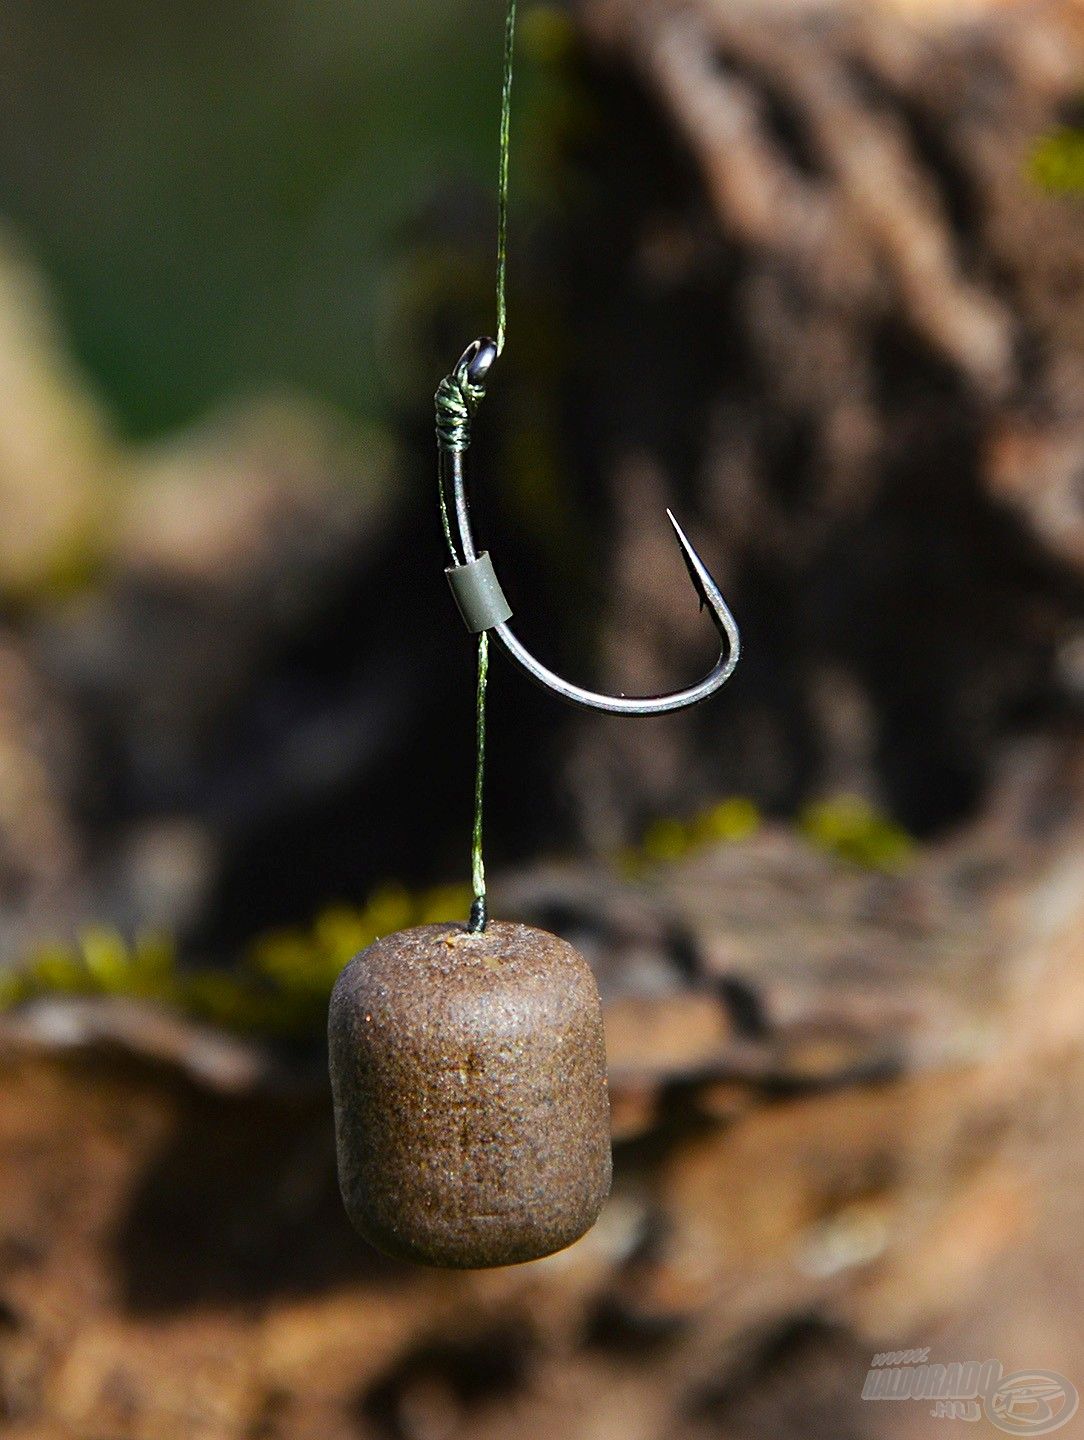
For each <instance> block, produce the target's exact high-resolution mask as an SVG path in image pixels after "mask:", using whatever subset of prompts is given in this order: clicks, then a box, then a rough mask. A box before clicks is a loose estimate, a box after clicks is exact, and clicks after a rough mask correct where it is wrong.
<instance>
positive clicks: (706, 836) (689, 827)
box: [621, 795, 761, 874]
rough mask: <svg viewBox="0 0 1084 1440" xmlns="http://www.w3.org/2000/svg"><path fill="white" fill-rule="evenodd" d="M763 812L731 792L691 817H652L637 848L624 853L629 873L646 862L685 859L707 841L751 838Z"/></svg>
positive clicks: (623, 862)
mask: <svg viewBox="0 0 1084 1440" xmlns="http://www.w3.org/2000/svg"><path fill="white" fill-rule="evenodd" d="M760 824H761V814H760V811H759V809H758V808H757V806H756V805H755V804H754V803H753V801H752V800H747V799H746V798H745V797H744V796H741V795H732V796H730V797H729V798H728V799H725V800H719V801H717V802H716V803H715V804H713V805H709V806H708V807H707V808H706V809H704V810H701V811H700V812H698V813H697V814H696V815H694V816H693V817H692V818H691V819H688V820H676V819H673V818H672V817H666V818H663V819H658V820H654V821H652V823H651V824H650V825H649V826H648V828H647V830H646V831H645V832H644V837H643V840H642V842H641V845H640V848H639V849H638V850H630V851H627V852H626V853H625V854H624V855H623V856H622V857H621V861H622V868H623V869H624V870H625V871H626V873H633V874H634V873H636V872H637V871H638V870H641V869H642V868H643V867H644V865H645V864H656V863H659V862H666V861H673V860H681V859H684V857H685V856H686V855H690V854H692V853H693V852H694V851H696V850H701V849H703V848H704V847H705V846H708V845H718V844H722V843H727V842H734V841H738V840H745V839H748V837H749V836H750V835H753V834H755V833H756V831H757V830H758V829H759V828H760Z"/></svg>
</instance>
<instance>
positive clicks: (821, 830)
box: [798, 795, 914, 871]
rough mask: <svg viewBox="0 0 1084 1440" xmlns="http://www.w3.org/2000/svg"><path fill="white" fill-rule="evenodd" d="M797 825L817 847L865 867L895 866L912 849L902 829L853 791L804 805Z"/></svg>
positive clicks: (909, 856) (888, 868)
mask: <svg viewBox="0 0 1084 1440" xmlns="http://www.w3.org/2000/svg"><path fill="white" fill-rule="evenodd" d="M798 828H799V830H800V831H801V833H802V834H803V835H804V836H805V837H806V839H807V840H808V841H809V842H810V843H811V844H813V845H815V846H816V847H817V848H818V849H819V850H827V851H829V852H830V853H831V854H833V855H838V856H839V857H840V858H841V859H843V860H848V861H850V862H851V863H852V864H854V865H861V866H863V867H864V868H866V869H868V870H889V871H891V870H898V869H900V868H901V866H903V865H905V864H906V863H907V861H908V860H909V859H910V858H911V856H912V854H913V853H914V841H913V840H912V839H911V837H910V835H908V834H907V832H906V831H905V830H903V829H901V828H900V826H899V825H897V824H895V822H894V821H892V820H890V819H889V818H888V817H887V816H886V815H883V814H882V813H881V812H880V811H879V810H877V809H876V808H875V807H874V806H872V805H870V804H869V802H868V801H866V800H862V799H860V798H859V797H858V796H854V795H841V796H837V797H836V798H835V799H832V800H819V801H817V802H816V803H814V804H812V805H807V806H806V808H805V809H804V810H803V811H802V813H801V815H800V816H799V817H798Z"/></svg>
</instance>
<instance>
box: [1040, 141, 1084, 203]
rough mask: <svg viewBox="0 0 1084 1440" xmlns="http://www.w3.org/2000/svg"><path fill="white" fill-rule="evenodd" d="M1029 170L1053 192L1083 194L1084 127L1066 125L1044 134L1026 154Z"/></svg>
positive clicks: (1044, 186) (1045, 188) (1042, 184)
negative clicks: (1027, 155) (1082, 128)
mask: <svg viewBox="0 0 1084 1440" xmlns="http://www.w3.org/2000/svg"><path fill="white" fill-rule="evenodd" d="M1028 174H1029V175H1030V177H1031V180H1032V181H1033V182H1034V184H1036V185H1038V186H1039V187H1040V188H1041V189H1043V190H1048V191H1050V192H1051V193H1052V194H1059V195H1070V194H1075V195H1084V130H1081V129H1079V128H1076V127H1071V126H1065V127H1063V128H1062V129H1060V130H1055V131H1053V132H1052V133H1051V134H1049V135H1044V136H1043V138H1042V139H1041V140H1040V141H1039V143H1038V144H1037V145H1036V146H1035V148H1034V150H1032V152H1031V155H1030V156H1029V158H1028Z"/></svg>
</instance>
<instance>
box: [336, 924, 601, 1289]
mask: <svg viewBox="0 0 1084 1440" xmlns="http://www.w3.org/2000/svg"><path fill="white" fill-rule="evenodd" d="M328 1033H329V1041H330V1053H331V1081H332V1088H333V1091H334V1097H335V1132H336V1143H337V1148H338V1161H339V1184H340V1186H341V1189H342V1193H343V1200H344V1201H345V1204H346V1208H347V1211H348V1213H349V1215H350V1218H351V1220H352V1221H353V1223H354V1225H355V1226H356V1227H357V1228H358V1230H360V1231H361V1233H362V1234H363V1235H364V1236H365V1237H366V1238H367V1239H368V1240H370V1241H371V1242H372V1243H373V1244H374V1245H377V1246H378V1247H379V1248H380V1249H382V1250H384V1251H386V1252H388V1253H389V1254H392V1255H396V1256H399V1257H401V1258H404V1259H409V1260H415V1261H419V1262H421V1263H423V1264H428V1265H445V1266H455V1267H464V1268H473V1267H483V1266H491V1265H511V1264H515V1263H517V1262H519V1261H523V1260H534V1259H538V1258H539V1257H540V1256H542V1255H549V1254H551V1253H552V1252H553V1251H555V1250H560V1249H562V1248H563V1247H564V1246H566V1245H570V1244H571V1243H572V1242H573V1241H574V1240H577V1239H578V1238H579V1237H580V1236H581V1235H582V1234H583V1233H584V1232H585V1231H586V1230H588V1229H590V1227H591V1225H592V1224H593V1223H594V1221H595V1219H596V1217H597V1216H598V1213H599V1210H600V1209H601V1208H602V1203H603V1201H604V1200H605V1198H606V1195H607V1193H608V1191H609V1188H610V1168H611V1159H610V1125H609V1119H610V1117H609V1100H608V1096H607V1090H606V1056H605V1047H604V1042H603V1033H602V1014H601V1007H600V1005H599V998H598V990H597V988H596V986H595V981H594V976H593V975H592V974H591V971H590V969H589V967H588V965H587V963H586V961H585V960H584V959H583V957H582V956H581V955H580V954H579V953H578V952H577V951H576V950H574V949H573V948H572V946H571V945H568V944H566V943H565V942H564V941H563V940H559V939H558V938H557V937H556V936H555V935H550V934H547V933H546V932H545V931H542V930H534V929H532V928H530V927H529V926H526V925H510V924H504V923H501V922H497V921H494V922H492V923H491V924H490V925H489V926H488V928H487V929H486V930H485V931H484V932H483V933H481V934H478V935H471V934H469V933H468V932H467V931H466V930H465V929H464V928H463V927H462V926H458V925H425V926H421V927H419V928H418V929H414V930H404V931H401V932H399V933H398V934H395V935H389V936H387V937H386V938H385V939H383V940H378V941H376V943H375V944H373V945H371V946H370V947H369V948H368V949H367V950H364V951H362V953H361V954H360V955H358V956H357V957H356V959H354V960H353V961H351V963H350V964H349V965H348V966H347V968H346V969H345V970H344V971H343V973H342V975H341V976H340V977H339V980H338V983H337V984H336V986H335V991H334V994H333V995H332V998H331V1012H330V1017H329V1023H328Z"/></svg>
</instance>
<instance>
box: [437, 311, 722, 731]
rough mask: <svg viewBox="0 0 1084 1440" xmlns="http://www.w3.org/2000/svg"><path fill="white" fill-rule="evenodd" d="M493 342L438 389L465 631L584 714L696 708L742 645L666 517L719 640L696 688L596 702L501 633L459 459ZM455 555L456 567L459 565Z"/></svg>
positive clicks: (708, 579)
mask: <svg viewBox="0 0 1084 1440" xmlns="http://www.w3.org/2000/svg"><path fill="white" fill-rule="evenodd" d="M497 353H498V352H497V346H496V343H495V342H494V341H492V340H490V339H488V338H483V339H481V340H475V341H474V343H473V344H471V345H470V346H468V348H467V349H466V350H465V351H464V353H463V355H462V357H461V358H460V360H459V363H458V365H457V366H456V368H455V369H454V370H453V371H452V373H451V375H449V376H448V377H447V378H446V379H445V380H443V381H442V382H441V385H440V388H439V389H438V390H437V397H436V398H437V440H438V446H439V449H440V460H441V464H440V482H441V504H442V509H443V513H444V516H445V527H446V535H447V539H448V546H449V550H450V551H451V556H452V562H453V563H452V565H451V567H450V568H449V569H448V571H447V572H446V573H447V575H448V581H449V584H450V585H451V588H452V594H453V595H454V596H455V599H456V603H457V604H458V606H459V609H460V613H461V614H462V616H463V619H464V622H465V623H466V625H467V628H468V629H469V630H471V631H473V632H474V633H479V632H480V631H483V630H485V631H488V632H489V633H491V634H492V635H493V636H494V637H495V638H496V639H497V640H498V642H499V643H500V644H501V646H502V647H503V649H504V650H505V652H506V653H507V654H508V656H509V657H510V658H511V659H512V660H514V661H515V663H516V664H517V665H518V666H519V667H520V669H521V670H522V671H523V672H524V673H525V674H526V675H528V676H529V677H530V678H531V679H532V680H534V681H535V683H536V684H538V685H541V686H543V687H544V688H545V689H547V690H552V691H553V693H554V694H555V695H559V696H560V697H561V699H562V700H567V701H568V702H569V704H571V705H579V706H580V707H581V708H583V709H585V710H601V711H604V712H606V713H608V714H611V715H666V714H669V713H670V712H672V711H675V710H686V709H688V708H689V706H691V705H699V703H700V701H701V700H706V699H707V698H708V696H709V695H714V693H715V691H716V690H718V689H719V688H720V687H721V686H723V685H725V684H726V682H727V681H728V680H729V679H730V676H731V675H732V674H733V672H734V667H735V666H736V665H737V663H738V657H739V655H740V653H741V638H740V636H739V634H738V627H737V624H736V622H735V620H734V617H733V615H732V614H731V613H730V609H729V607H728V606H727V603H726V601H725V600H724V599H723V596H722V592H721V591H720V589H719V587H718V585H717V584H716V583H715V581H714V579H713V578H712V575H711V572H710V571H709V570H708V568H707V566H706V565H705V564H704V562H703V561H702V560H701V558H700V556H699V555H698V554H697V552H696V549H695V547H694V546H693V545H692V543H691V541H690V540H689V538H688V537H687V536H686V534H685V532H684V530H682V528H681V526H680V525H679V524H678V522H677V520H676V519H675V518H674V516H673V513H672V512H671V511H670V510H667V512H666V514H667V516H668V518H669V520H670V524H671V525H672V526H673V527H674V533H675V534H676V536H677V540H678V544H679V545H680V546H681V554H682V558H683V559H684V561H685V565H686V568H687V569H688V571H689V578H690V579H691V580H692V583H693V588H694V589H695V591H696V593H697V596H698V598H699V600H700V608H701V609H704V608H705V607H706V608H707V610H708V613H709V615H710V617H711V622H712V624H713V625H714V626H715V629H716V631H717V632H718V634H719V638H720V640H721V641H722V644H723V648H722V651H721V653H720V655H719V659H718V660H717V661H716V662H715V664H714V666H713V667H712V668H711V670H710V671H709V672H708V673H707V675H705V676H704V678H703V679H702V680H699V681H698V682H697V683H696V684H695V685H690V686H689V687H688V688H687V689H685V690H675V691H672V692H671V693H670V694H669V695H603V694H599V693H598V692H596V691H594V690H585V689H584V688H583V687H582V686H580V685H574V684H572V682H571V681H569V680H565V679H563V678H562V677H561V676H560V675H556V674H554V672H553V671H552V670H550V669H548V668H547V666H545V665H543V664H542V662H541V661H540V660H536V659H535V657H534V656H533V655H532V654H531V653H530V651H529V650H528V649H527V648H526V647H525V646H524V644H523V643H522V641H520V640H518V639H517V638H516V636H515V635H514V634H513V633H512V631H511V630H510V629H509V628H508V620H509V618H510V617H511V614H512V609H511V606H510V605H509V604H508V602H507V600H506V599H505V597H504V594H503V592H502V591H501V588H500V585H499V583H498V581H497V577H496V575H495V574H494V571H493V565H492V562H491V561H490V559H489V556H488V554H486V553H485V552H483V553H482V554H481V555H479V554H478V552H477V549H476V547H475V543H474V532H473V530H472V528H471V517H470V507H469V505H468V501H467V474H466V457H467V449H468V447H469V445H470V422H471V420H472V419H473V418H474V414H475V412H476V410H477V408H478V405H479V404H480V403H481V401H482V399H483V397H484V395H485V386H486V380H487V377H488V375H489V371H490V368H491V366H492V364H493V362H494V360H495V359H496V358H497ZM449 489H450V491H451V498H452V501H453V505H452V509H453V511H454V515H455V528H456V533H457V535H458V538H459V553H457V551H456V547H455V544H454V541H453V539H452V534H451V528H450V526H449V525H448V504H447V502H448V491H449ZM460 554H461V555H462V560H460Z"/></svg>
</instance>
